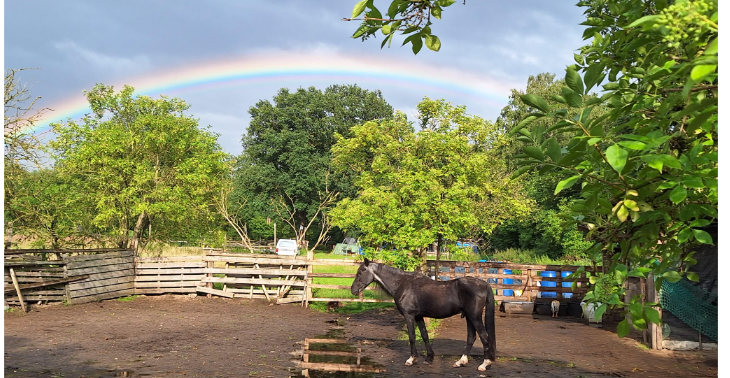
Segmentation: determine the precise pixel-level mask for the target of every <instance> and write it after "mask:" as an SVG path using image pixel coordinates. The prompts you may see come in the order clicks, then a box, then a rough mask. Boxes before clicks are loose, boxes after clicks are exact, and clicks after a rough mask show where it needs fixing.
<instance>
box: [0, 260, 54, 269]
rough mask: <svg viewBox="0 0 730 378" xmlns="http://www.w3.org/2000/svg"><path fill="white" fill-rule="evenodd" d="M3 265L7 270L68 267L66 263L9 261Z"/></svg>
mask: <svg viewBox="0 0 730 378" xmlns="http://www.w3.org/2000/svg"><path fill="white" fill-rule="evenodd" d="M3 263H4V265H5V267H6V268H8V267H20V266H42V265H59V266H60V265H66V262H65V261H8V260H5V261H4V262H3Z"/></svg>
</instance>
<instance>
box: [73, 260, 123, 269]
mask: <svg viewBox="0 0 730 378" xmlns="http://www.w3.org/2000/svg"><path fill="white" fill-rule="evenodd" d="M127 263H129V264H134V259H132V258H131V257H118V258H112V259H101V260H91V261H73V262H69V263H68V269H69V270H71V269H83V268H94V267H99V266H107V265H118V264H127Z"/></svg>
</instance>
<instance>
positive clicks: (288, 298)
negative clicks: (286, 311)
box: [276, 295, 303, 304]
mask: <svg viewBox="0 0 730 378" xmlns="http://www.w3.org/2000/svg"><path fill="white" fill-rule="evenodd" d="M302 299H303V296H302V295H287V296H286V297H284V298H277V299H276V304H284V303H299V302H301V301H302Z"/></svg>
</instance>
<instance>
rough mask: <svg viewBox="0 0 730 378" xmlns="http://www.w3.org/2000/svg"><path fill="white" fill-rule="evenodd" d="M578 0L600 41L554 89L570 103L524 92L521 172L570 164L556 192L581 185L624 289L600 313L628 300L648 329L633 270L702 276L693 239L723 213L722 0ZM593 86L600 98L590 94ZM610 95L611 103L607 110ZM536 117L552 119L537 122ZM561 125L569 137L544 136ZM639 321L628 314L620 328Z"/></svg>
mask: <svg viewBox="0 0 730 378" xmlns="http://www.w3.org/2000/svg"><path fill="white" fill-rule="evenodd" d="M395 3H397V2H396V1H393V2H392V4H395ZM430 3H433V2H430ZM358 4H359V3H358ZM577 5H578V6H580V7H584V8H585V12H584V14H585V16H586V21H585V22H583V23H582V24H583V25H585V26H586V29H585V32H584V35H583V37H584V39H586V40H588V39H591V42H590V43H589V44H588V45H586V46H583V47H582V48H581V49H580V52H579V53H578V54H576V55H575V60H576V64H575V65H572V66H570V67H568V68H567V69H566V73H565V79H564V80H565V84H566V85H565V86H564V87H563V88H561V93H560V95H559V97H551V98H552V99H554V100H557V101H558V102H559V104H558V105H551V104H549V103H548V102H547V100H546V99H545V98H543V97H541V96H538V95H529V94H527V95H523V96H521V99H522V100H523V101H524V102H525V103H527V104H528V105H529V106H530V107H532V108H533V113H531V114H529V115H527V116H526V117H525V118H524V119H523V122H521V125H520V127H517V128H515V129H513V130H512V131H513V132H515V133H517V132H520V130H521V129H522V128H526V130H527V131H528V133H529V134H530V136H532V139H533V141H534V142H539V143H538V144H537V145H535V144H534V143H531V144H532V145H529V146H526V147H525V148H524V150H523V151H524V157H523V159H522V163H523V164H525V165H526V166H527V167H526V168H525V169H524V170H522V172H526V171H527V170H532V169H535V168H537V169H541V170H542V172H543V173H547V172H549V171H555V170H560V171H563V172H570V176H569V177H567V178H565V179H563V180H561V181H560V182H559V183H558V184H557V186H556V188H555V193H560V192H561V191H563V190H566V189H568V188H571V187H573V186H574V185H576V184H578V183H580V187H581V196H582V197H583V198H582V200H581V201H580V202H579V203H576V204H575V205H574V206H573V208H572V210H573V211H574V216H575V217H577V219H579V220H580V221H582V222H584V224H585V226H586V227H587V228H589V229H590V232H589V233H588V235H587V236H588V238H589V239H590V240H592V241H594V245H593V247H592V250H593V251H594V252H597V253H600V254H602V255H603V257H604V269H605V270H606V273H605V274H606V276H607V278H605V279H603V280H602V282H608V283H609V284H611V285H613V287H614V288H615V290H613V291H612V292H613V293H614V294H616V296H612V298H611V300H610V301H608V303H605V302H604V304H603V305H602V306H600V307H599V308H598V309H597V311H596V312H597V314H596V315H597V316H600V315H601V314H603V312H604V311H605V310H606V308H607V305H627V306H628V308H630V311H629V312H628V313H629V315H630V316H631V319H632V324H633V326H634V327H637V328H645V327H646V325H647V324H648V322H657V318H656V317H654V316H653V315H652V314H653V313H654V312H653V311H654V310H653V309H652V308H651V307H650V306H651V305H653V304H651V303H649V304H645V305H642V304H641V301H640V298H638V297H635V298H631V299H630V300H629V299H628V298H627V299H626V300H627V302H629V303H623V302H622V301H621V300H620V299H619V298H621V296H622V295H623V288H622V285H623V283H624V282H625V280H626V278H627V277H629V276H639V277H645V276H646V275H647V273H649V272H653V273H654V275H655V276H656V277H658V278H657V280H656V284H657V287H658V286H659V285H661V283H662V280H664V279H668V280H671V281H677V280H679V279H681V277H682V276H687V278H689V279H692V280H697V275H696V274H695V273H693V272H691V271H689V270H688V268H689V267H690V266H691V265H692V264H693V263H694V259H693V258H692V249H693V248H694V246H695V245H696V244H707V243H713V240H712V239H711V237H710V235H709V234H708V233H707V232H706V231H705V230H703V227H704V226H707V225H709V224H710V223H712V222H716V221H717V215H718V214H717V203H718V202H717V201H718V181H717V173H718V160H717V158H718V150H717V140H718V139H717V138H718V130H717V125H718V102H717V101H718V45H717V43H718V42H717V39H718V6H717V1H716V0H697V1H689V0H676V1H669V0H650V1H637V0H617V1H605V0H585V1H580V2H579V3H578V4H577ZM375 26H376V27H380V28H382V26H381V25H375ZM424 28H425V27H422V28H420V29H418V28H417V29H418V30H420V31H423V29H424ZM418 30H415V31H413V32H418ZM429 32H430V27H429ZM414 52H417V51H416V50H415V49H414ZM604 81H605V84H604ZM593 89H596V90H597V91H599V92H601V93H600V97H595V98H592V97H591V95H590V91H591V90H593ZM602 105H605V106H607V107H609V108H610V111H609V112H608V113H606V114H603V115H597V114H596V113H595V110H596V109H597V107H598V106H602ZM537 120H540V121H541V122H544V121H546V120H547V121H548V122H549V124H550V125H551V126H549V127H548V128H546V129H541V127H542V126H541V125H537V126H534V127H533V126H532V125H531V122H535V121H537ZM536 130H537V131H542V132H535V131H536ZM556 132H557V133H560V134H563V135H565V136H566V137H568V138H569V142H568V143H567V144H563V145H561V144H560V143H558V142H557V138H556V137H555V136H548V137H541V135H550V134H549V133H556ZM596 279H597V280H598V279H601V278H596ZM594 297H595V293H589V294H588V295H587V296H586V298H587V299H588V300H591V299H592V298H594ZM628 329H629V327H628V326H627V324H626V321H625V320H624V321H623V322H622V324H621V326H620V327H619V330H621V332H620V333H619V335H620V336H623V335H625V334H626V333H627V332H628Z"/></svg>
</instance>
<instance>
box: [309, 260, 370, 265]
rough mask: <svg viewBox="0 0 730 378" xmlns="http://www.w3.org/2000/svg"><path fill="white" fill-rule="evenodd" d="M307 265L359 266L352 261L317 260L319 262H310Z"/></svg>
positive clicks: (356, 262)
mask: <svg viewBox="0 0 730 378" xmlns="http://www.w3.org/2000/svg"><path fill="white" fill-rule="evenodd" d="M309 263H310V264H311V265H337V266H360V262H359V261H354V260H334V259H332V260H330V259H327V260H325V259H319V260H312V261H310V262H309Z"/></svg>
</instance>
